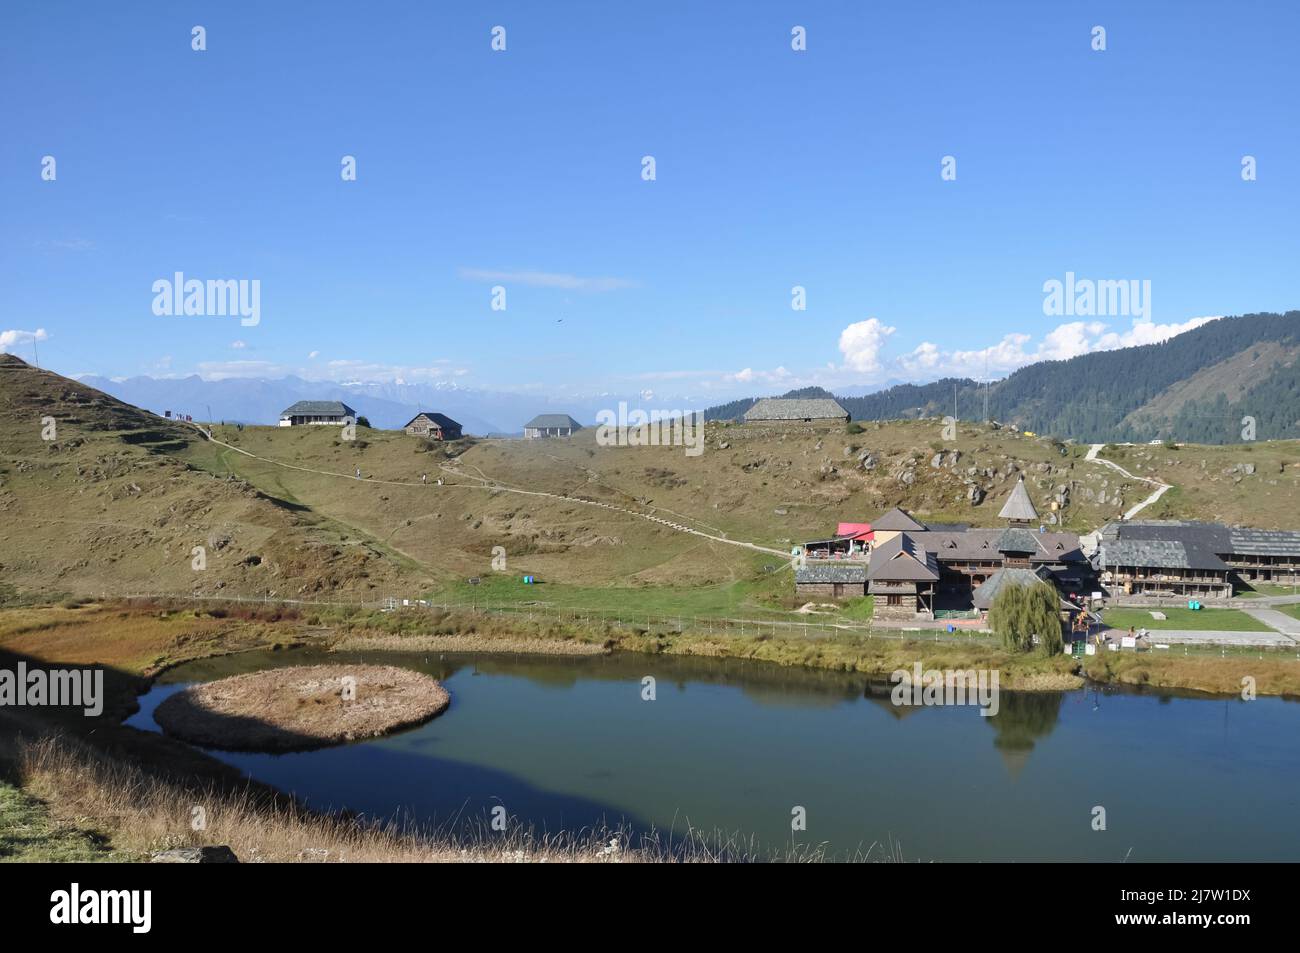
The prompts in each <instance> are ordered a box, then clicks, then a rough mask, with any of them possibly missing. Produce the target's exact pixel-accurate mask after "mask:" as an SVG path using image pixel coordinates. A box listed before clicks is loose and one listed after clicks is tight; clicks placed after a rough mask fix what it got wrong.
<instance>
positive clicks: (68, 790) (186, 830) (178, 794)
mask: <svg viewBox="0 0 1300 953" xmlns="http://www.w3.org/2000/svg"><path fill="white" fill-rule="evenodd" d="M0 761H4V762H7V763H8V765H9V767H10V768H11V770H13V772H14V773H15V774H17V775H18V777H19V779H20V781H21V783H22V785H23V787H24V789H25V790H27V791H29V792H31V793H32V794H34V795H35V796H37V797H39V798H41V799H42V800H43V801H44V802H45V805H46V806H47V808H48V809H49V811H50V813H51V815H52V816H53V818H54V819H55V820H56V821H60V822H63V823H75V824H76V826H78V827H80V828H83V829H87V828H89V829H92V830H94V831H95V832H96V833H98V834H99V835H101V836H103V837H106V838H107V839H108V842H109V844H110V846H111V854H110V856H109V859H112V860H121V861H144V860H148V859H149V857H150V855H151V854H152V853H154V852H156V851H160V850H167V849H170V848H175V847H198V846H204V845H212V844H222V845H226V846H228V847H230V848H231V850H233V851H234V852H235V855H236V856H237V857H239V859H240V860H241V861H243V862H245V863H715V862H736V861H752V860H760V859H767V860H782V861H797V862H809V861H820V860H823V859H825V858H824V855H823V853H822V851H821V850H820V849H819V848H811V849H799V850H797V851H795V852H793V853H787V854H782V855H778V856H775V857H772V856H769V855H760V854H759V853H758V852H757V851H756V850H755V849H754V848H753V846H752V844H749V843H747V842H744V841H742V840H740V839H738V838H727V837H723V836H717V835H714V836H708V837H706V836H704V835H702V834H700V833H698V832H687V833H685V834H681V835H677V836H676V837H674V838H672V839H671V840H670V839H667V838H665V837H662V836H660V835H658V834H656V833H653V832H652V833H650V834H645V835H640V836H638V835H632V834H629V833H628V832H627V831H624V830H619V829H608V830H590V829H588V830H583V831H578V832H571V833H562V834H537V833H535V832H533V831H532V830H530V829H527V828H525V827H523V826H521V825H519V824H515V823H512V824H510V825H509V826H508V832H496V831H492V830H489V829H487V828H486V827H480V828H472V829H470V830H468V831H462V832H460V833H457V834H454V835H453V834H450V833H447V832H444V831H425V830H420V829H418V828H416V827H414V826H413V825H401V824H397V823H386V824H378V823H376V824H370V823H366V822H363V821H359V820H355V819H352V818H349V817H346V816H343V815H336V814H316V813H312V812H310V811H307V810H306V809H304V808H302V807H301V806H300V805H298V804H296V803H295V802H293V801H292V800H290V799H288V798H284V797H281V798H279V799H274V800H272V799H269V798H268V797H266V796H264V795H260V794H258V793H256V792H254V791H252V790H251V789H250V790H249V791H244V792H225V793H219V792H216V791H213V790H203V789H197V790H196V789H187V788H185V787H182V786H180V785H179V784H177V783H175V782H168V781H164V780H161V779H159V778H157V777H154V776H152V775H150V774H147V773H145V772H144V771H142V770H140V769H138V768H136V767H133V766H129V765H124V764H121V763H115V762H112V761H109V760H108V759H106V758H105V757H103V756H102V755H100V754H98V753H96V752H94V751H93V750H92V749H90V748H88V747H87V746H85V745H84V744H82V743H80V742H76V741H72V740H70V739H68V738H67V737H65V736H62V735H59V734H47V735H43V736H41V737H35V738H24V737H22V736H18V735H14V734H9V735H7V736H5V737H3V739H0ZM196 809H201V810H202V816H203V818H204V827H203V829H202V830H197V831H196V830H194V829H193V823H192V822H193V819H194V818H195V816H196V813H195V811H196ZM851 859H857V860H878V861H891V860H896V859H898V858H897V857H896V856H895V854H894V851H893V850H892V849H891V850H890V851H882V850H874V849H873V850H872V851H870V852H868V853H865V854H862V855H859V856H857V857H855V858H851Z"/></svg>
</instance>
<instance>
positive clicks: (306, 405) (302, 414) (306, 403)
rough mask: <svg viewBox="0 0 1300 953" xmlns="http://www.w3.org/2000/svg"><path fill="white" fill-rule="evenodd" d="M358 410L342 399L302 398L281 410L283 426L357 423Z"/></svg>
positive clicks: (281, 423) (281, 424)
mask: <svg viewBox="0 0 1300 953" xmlns="http://www.w3.org/2000/svg"><path fill="white" fill-rule="evenodd" d="M356 422H357V412H356V411H355V410H353V409H352V408H351V407H349V406H348V405H347V404H345V403H343V402H342V401H340V400H300V401H298V402H297V403H296V404H294V405H292V406H291V407H286V408H285V409H284V410H283V411H281V412H280V426H281V427H304V426H309V425H316V424H329V425H334V426H342V425H343V424H349V423H352V424H354V423H356Z"/></svg>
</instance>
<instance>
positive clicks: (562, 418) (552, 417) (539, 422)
mask: <svg viewBox="0 0 1300 953" xmlns="http://www.w3.org/2000/svg"><path fill="white" fill-rule="evenodd" d="M581 429H582V424H580V423H578V422H577V421H576V420H574V419H573V418H572V417H570V416H569V415H568V414H538V415H537V416H536V417H534V418H533V419H532V420H530V421H528V423H526V424H524V437H525V438H526V439H528V440H539V439H541V438H544V437H572V436H573V435H574V434H575V433H577V432H578V431H579V430H581Z"/></svg>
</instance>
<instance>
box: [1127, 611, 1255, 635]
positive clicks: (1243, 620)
mask: <svg viewBox="0 0 1300 953" xmlns="http://www.w3.org/2000/svg"><path fill="white" fill-rule="evenodd" d="M1155 611H1157V612H1163V613H1164V614H1165V616H1166V618H1165V619H1153V618H1151V612H1150V611H1148V610H1147V609H1124V608H1112V609H1107V610H1106V612H1105V615H1104V616H1103V618H1104V619H1105V621H1106V624H1107V625H1109V626H1112V627H1113V628H1116V629H1127V628H1129V627H1130V626H1132V627H1133V628H1135V629H1153V630H1156V629H1178V630H1195V631H1198V632H1208V631H1220V632H1272V631H1273V630H1272V629H1270V628H1269V627H1268V626H1266V625H1265V624H1264V623H1263V622H1260V621H1259V620H1258V619H1253V618H1251V617H1250V616H1248V615H1246V613H1244V612H1242V611H1241V610H1240V609H1197V610H1193V609H1188V608H1186V607H1181V608H1169V609H1166V608H1161V607H1155Z"/></svg>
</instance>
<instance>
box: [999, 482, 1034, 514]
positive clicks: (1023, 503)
mask: <svg viewBox="0 0 1300 953" xmlns="http://www.w3.org/2000/svg"><path fill="white" fill-rule="evenodd" d="M998 518H999V519H1004V520H1027V521H1029V522H1031V523H1032V522H1034V521H1036V520H1037V519H1038V510H1036V509H1034V501H1033V500H1031V499H1030V498H1029V491H1028V490H1026V489H1025V478H1024V477H1023V476H1022V477H1021V478H1020V479H1019V480H1017V481H1016V485H1015V486H1014V487H1013V488H1012V490H1011V495H1010V496H1009V497H1007V501H1006V502H1005V503H1003V504H1002V509H1001V510H1000V511H999V512H998Z"/></svg>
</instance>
